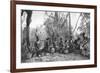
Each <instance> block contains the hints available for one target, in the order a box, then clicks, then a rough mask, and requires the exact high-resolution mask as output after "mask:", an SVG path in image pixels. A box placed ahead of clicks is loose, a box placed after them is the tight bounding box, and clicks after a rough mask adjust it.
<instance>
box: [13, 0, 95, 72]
mask: <svg viewBox="0 0 100 73" xmlns="http://www.w3.org/2000/svg"><path fill="white" fill-rule="evenodd" d="M15 8H16V9H15ZM15 8H13V9H14V13H13V14H12V24H11V25H12V27H11V28H12V32H11V33H12V37H11V39H12V43H11V44H12V48H15V49H11V56H12V58H11V64H12V65H11V66H12V67H11V68H12V70H14V71H15V72H22V71H23V72H24V71H42V70H58V69H71V68H87V67H95V66H96V6H89V5H74V4H72V5H71V4H58V3H41V2H40V3H39V2H23V1H22V2H19V1H17V2H16V6H15ZM14 32H15V33H14Z"/></svg>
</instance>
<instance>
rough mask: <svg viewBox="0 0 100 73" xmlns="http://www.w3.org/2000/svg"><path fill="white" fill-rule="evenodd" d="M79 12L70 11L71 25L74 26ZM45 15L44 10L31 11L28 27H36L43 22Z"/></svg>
mask: <svg viewBox="0 0 100 73" xmlns="http://www.w3.org/2000/svg"><path fill="white" fill-rule="evenodd" d="M79 15H80V13H71V25H72V27H73V28H74V27H75V25H76V22H77V19H78V17H79ZM46 17H47V16H46V15H45V12H44V11H33V12H32V18H31V20H32V21H31V24H30V28H37V27H39V26H41V25H43V24H44V22H45V19H46Z"/></svg>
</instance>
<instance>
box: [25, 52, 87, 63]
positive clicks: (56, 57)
mask: <svg viewBox="0 0 100 73" xmlns="http://www.w3.org/2000/svg"><path fill="white" fill-rule="evenodd" d="M69 60H88V58H87V57H84V56H82V55H80V54H75V53H68V54H59V53H54V54H49V53H48V54H47V55H46V56H40V57H33V58H30V59H27V60H26V61H25V63H30V62H54V61H69Z"/></svg>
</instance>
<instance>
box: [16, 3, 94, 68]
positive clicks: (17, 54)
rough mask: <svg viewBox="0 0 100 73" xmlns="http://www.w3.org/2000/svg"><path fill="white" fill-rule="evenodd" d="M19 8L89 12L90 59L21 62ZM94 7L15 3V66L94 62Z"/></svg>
mask: <svg viewBox="0 0 100 73" xmlns="http://www.w3.org/2000/svg"><path fill="white" fill-rule="evenodd" d="M21 9H26V10H49V11H50V10H52V11H70V12H89V13H90V18H91V19H90V22H91V23H90V40H91V41H90V48H91V49H90V60H81V61H62V62H41V63H36V62H35V63H21V24H20V20H21V19H20V16H21ZM93 42H94V9H85V8H84V9H83V8H69V7H49V6H36V5H18V4H17V5H16V68H17V69H22V68H39V67H53V66H73V65H88V64H94V43H93Z"/></svg>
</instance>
